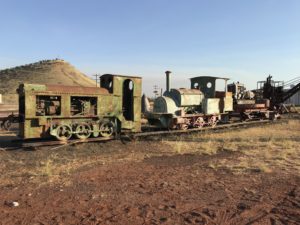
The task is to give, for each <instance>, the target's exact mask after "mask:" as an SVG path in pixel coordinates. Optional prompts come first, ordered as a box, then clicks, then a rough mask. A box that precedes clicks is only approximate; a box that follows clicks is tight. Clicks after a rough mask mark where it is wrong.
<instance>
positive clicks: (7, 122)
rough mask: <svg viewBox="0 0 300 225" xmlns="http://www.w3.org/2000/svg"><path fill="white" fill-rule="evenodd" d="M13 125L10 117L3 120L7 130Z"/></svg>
mask: <svg viewBox="0 0 300 225" xmlns="http://www.w3.org/2000/svg"><path fill="white" fill-rule="evenodd" d="M10 127H11V121H10V120H9V119H8V120H5V121H4V122H3V128H4V129H5V130H9V128H10Z"/></svg>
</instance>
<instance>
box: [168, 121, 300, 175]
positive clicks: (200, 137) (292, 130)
mask: <svg viewBox="0 0 300 225" xmlns="http://www.w3.org/2000/svg"><path fill="white" fill-rule="evenodd" d="M299 135H300V121H299V120H290V121H289V122H288V123H287V124H275V125H268V126H266V127H257V128H249V129H244V130H238V131H229V132H224V133H217V134H212V133H210V134H196V135H190V136H189V137H187V138H177V140H176V141H175V142H174V140H169V141H167V140H165V141H163V143H165V144H168V145H170V146H174V147H173V150H174V152H175V153H178V149H180V153H181V154H183V153H194V154H208V155H213V154H217V153H218V152H220V151H229V152H238V153H240V154H242V156H241V157H235V158H232V159H231V160H225V161H224V160H218V161H216V162H211V163H209V165H208V167H210V168H212V169H224V168H226V169H230V170H231V171H232V172H234V173H243V172H247V171H257V172H272V171H274V170H276V169H281V170H285V171H294V172H297V173H299V172H300V149H299V143H300V136H299ZM175 139H176V138H175Z"/></svg>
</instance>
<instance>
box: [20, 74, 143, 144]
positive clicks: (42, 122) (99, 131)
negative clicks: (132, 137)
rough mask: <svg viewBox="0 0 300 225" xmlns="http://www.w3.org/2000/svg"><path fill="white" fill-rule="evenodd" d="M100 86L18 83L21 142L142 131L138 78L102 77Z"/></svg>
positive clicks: (106, 75)
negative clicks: (22, 140)
mask: <svg viewBox="0 0 300 225" xmlns="http://www.w3.org/2000/svg"><path fill="white" fill-rule="evenodd" d="M100 81H101V82H100V83H101V87H100V88H99V87H73V86H72V87H71V86H62V85H39V84H21V85H20V87H19V89H18V90H17V91H18V94H19V115H20V134H19V136H20V137H21V138H23V139H32V138H47V137H51V136H54V137H56V138H57V139H58V140H68V139H70V138H71V137H72V136H75V137H76V138H79V139H86V138H88V137H90V136H91V135H92V136H93V137H98V136H102V137H109V136H112V135H114V134H115V133H120V132H123V131H131V132H138V131H140V130H141V85H142V84H141V78H140V77H129V76H121V75H111V74H105V75H102V76H101V78H100Z"/></svg>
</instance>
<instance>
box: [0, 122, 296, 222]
mask: <svg viewBox="0 0 300 225" xmlns="http://www.w3.org/2000/svg"><path fill="white" fill-rule="evenodd" d="M299 134H300V121H299V120H290V121H289V122H288V123H283V124H276V125H268V126H266V127H262V128H261V127H259V128H249V129H245V130H237V131H228V132H223V133H218V134H194V135H185V136H179V137H178V136H174V137H165V138H158V139H156V140H149V141H136V142H128V143H126V144H123V143H121V142H120V141H112V142H108V143H93V144H82V145H77V146H66V147H62V148H59V149H53V147H51V148H49V147H48V148H43V149H38V150H36V151H24V150H17V151H5V150H2V151H0V162H1V165H0V170H1V174H0V181H1V183H0V224H3V225H4V224H5V225H7V224H40V225H41V224H300V149H299V143H300V136H299ZM13 204H18V205H17V206H16V205H15V206H13Z"/></svg>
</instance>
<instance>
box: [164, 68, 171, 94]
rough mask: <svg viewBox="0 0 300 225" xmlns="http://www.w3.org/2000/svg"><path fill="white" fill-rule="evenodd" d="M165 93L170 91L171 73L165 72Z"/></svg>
mask: <svg viewBox="0 0 300 225" xmlns="http://www.w3.org/2000/svg"><path fill="white" fill-rule="evenodd" d="M165 73H166V91H167V92H169V91H170V75H171V73H172V72H171V71H166V72H165Z"/></svg>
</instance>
